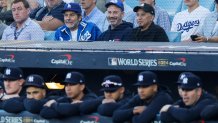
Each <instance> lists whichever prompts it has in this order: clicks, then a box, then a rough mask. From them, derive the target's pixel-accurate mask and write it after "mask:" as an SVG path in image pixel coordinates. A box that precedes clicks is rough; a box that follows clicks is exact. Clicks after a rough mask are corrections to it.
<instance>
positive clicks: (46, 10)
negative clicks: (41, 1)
mask: <svg viewBox="0 0 218 123" xmlns="http://www.w3.org/2000/svg"><path fill="white" fill-rule="evenodd" d="M45 3H46V6H45V7H43V8H41V9H40V10H39V11H38V12H37V13H36V15H35V20H36V22H37V23H38V24H39V25H40V26H41V28H42V29H43V30H47V31H54V30H56V29H57V28H58V27H60V26H62V25H63V24H64V16H63V13H62V10H63V8H64V5H65V3H64V2H63V1H62V0H45Z"/></svg>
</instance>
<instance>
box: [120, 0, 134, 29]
mask: <svg viewBox="0 0 218 123" xmlns="http://www.w3.org/2000/svg"><path fill="white" fill-rule="evenodd" d="M121 1H122V2H123V6H124V17H123V20H124V21H126V22H130V23H132V24H133V25H134V23H135V18H136V15H135V13H134V12H133V9H132V8H131V7H130V6H129V5H127V4H126V2H125V0H121Z"/></svg>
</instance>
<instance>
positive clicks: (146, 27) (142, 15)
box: [127, 3, 169, 42]
mask: <svg viewBox="0 0 218 123" xmlns="http://www.w3.org/2000/svg"><path fill="white" fill-rule="evenodd" d="M133 10H134V12H136V13H137V15H136V16H137V22H138V25H139V27H137V28H134V29H133V30H132V31H130V33H129V34H128V35H129V37H128V39H127V40H128V41H147V42H148V41H154V42H168V41H169V39H168V37H167V34H166V32H165V31H164V29H163V28H162V27H160V26H158V25H155V24H154V22H153V20H154V16H155V12H154V8H153V7H152V6H151V5H149V4H146V3H144V4H143V5H142V6H136V7H135V8H134V9H133Z"/></svg>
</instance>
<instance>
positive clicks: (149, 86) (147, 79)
mask: <svg viewBox="0 0 218 123" xmlns="http://www.w3.org/2000/svg"><path fill="white" fill-rule="evenodd" d="M135 86H137V90H138V94H137V95H136V96H134V97H133V98H132V99H131V100H130V101H128V102H127V103H126V104H125V105H123V106H122V107H120V108H119V109H117V110H116V111H115V112H114V114H113V122H114V123H123V122H126V121H132V123H151V122H152V121H154V120H155V118H156V115H157V114H158V113H159V111H160V109H161V107H162V106H164V105H166V104H171V103H172V102H173V101H172V98H171V97H170V95H169V94H168V93H167V92H166V91H164V90H163V89H162V88H161V86H159V85H158V80H157V75H156V74H155V73H153V72H151V71H144V72H141V73H139V75H138V82H137V83H136V84H135Z"/></svg>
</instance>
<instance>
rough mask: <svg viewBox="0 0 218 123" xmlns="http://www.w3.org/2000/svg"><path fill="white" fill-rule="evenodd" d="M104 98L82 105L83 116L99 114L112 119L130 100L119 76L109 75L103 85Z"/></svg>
mask: <svg viewBox="0 0 218 123" xmlns="http://www.w3.org/2000/svg"><path fill="white" fill-rule="evenodd" d="M101 86H102V89H101V91H103V92H104V96H101V97H99V98H97V99H93V100H88V101H86V102H83V103H82V104H81V105H80V111H81V114H91V113H95V112H97V113H99V114H100V115H103V116H109V117H111V116H112V115H113V112H114V111H115V110H116V109H117V108H119V107H120V106H122V105H123V104H125V103H126V102H127V101H128V100H129V97H130V96H129V94H128V93H127V92H126V91H125V88H124V86H123V82H122V79H121V78H120V77H119V76H117V75H109V76H106V77H105V78H104V81H103V83H102V84H101Z"/></svg>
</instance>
